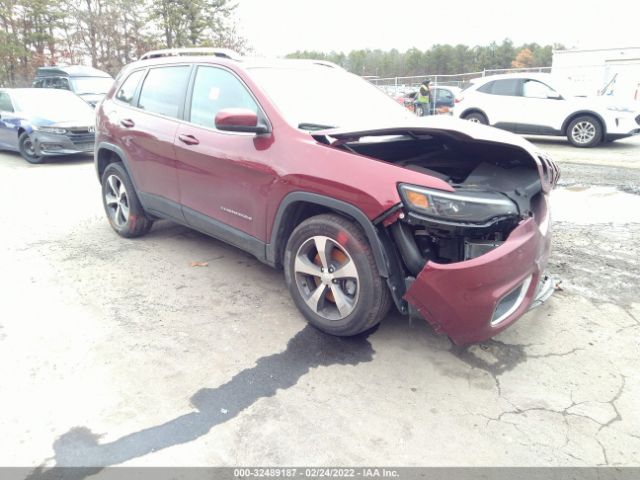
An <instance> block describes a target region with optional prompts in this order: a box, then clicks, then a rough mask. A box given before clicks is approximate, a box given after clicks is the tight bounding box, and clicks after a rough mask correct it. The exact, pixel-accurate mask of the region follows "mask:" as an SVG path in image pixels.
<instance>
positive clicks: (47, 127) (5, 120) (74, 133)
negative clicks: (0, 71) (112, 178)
mask: <svg viewBox="0 0 640 480" xmlns="http://www.w3.org/2000/svg"><path fill="white" fill-rule="evenodd" d="M94 141H95V113H94V110H93V108H91V107H90V106H89V105H88V104H87V103H86V102H85V101H83V100H82V99H81V98H80V97H78V96H76V95H75V94H73V93H71V92H70V91H67V90H55V89H49V88H4V89H0V150H10V151H14V152H20V154H21V155H22V156H23V157H24V159H25V160H27V161H28V162H30V163H40V162H42V161H43V160H44V159H45V158H46V157H54V156H60V155H72V154H77V153H93V146H94Z"/></svg>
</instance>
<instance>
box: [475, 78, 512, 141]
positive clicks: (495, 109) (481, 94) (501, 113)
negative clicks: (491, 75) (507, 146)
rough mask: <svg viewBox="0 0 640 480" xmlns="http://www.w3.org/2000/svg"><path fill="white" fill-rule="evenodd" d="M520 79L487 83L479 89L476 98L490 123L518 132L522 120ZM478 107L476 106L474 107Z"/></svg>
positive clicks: (505, 79)
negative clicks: (519, 122)
mask: <svg viewBox="0 0 640 480" xmlns="http://www.w3.org/2000/svg"><path fill="white" fill-rule="evenodd" d="M520 89H521V80H520V79H519V78H504V79H499V80H493V81H490V82H488V83H485V84H484V85H482V86H481V87H479V88H478V89H477V91H476V92H477V93H476V96H475V98H476V99H477V102H474V104H475V103H477V106H478V107H479V108H481V109H482V110H483V111H484V112H485V113H486V114H487V117H488V119H489V123H490V124H491V125H493V126H495V127H498V128H502V129H505V130H510V131H516V129H517V125H518V121H519V119H520V118H521V113H522V112H521V111H520ZM474 106H476V105H474Z"/></svg>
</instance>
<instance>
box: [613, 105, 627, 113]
mask: <svg viewBox="0 0 640 480" xmlns="http://www.w3.org/2000/svg"><path fill="white" fill-rule="evenodd" d="M607 110H611V111H612V112H626V113H633V108H630V107H623V106H620V105H613V106H611V107H607Z"/></svg>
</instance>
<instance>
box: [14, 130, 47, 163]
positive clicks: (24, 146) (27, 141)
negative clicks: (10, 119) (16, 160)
mask: <svg viewBox="0 0 640 480" xmlns="http://www.w3.org/2000/svg"><path fill="white" fill-rule="evenodd" d="M18 150H19V151H20V155H22V158H24V159H25V160H26V161H27V162H29V163H34V164H38V163H42V160H44V157H43V156H42V155H38V154H36V148H35V145H34V144H33V139H32V138H31V136H30V135H29V134H28V133H27V132H23V133H22V134H21V135H20V137H19V138H18Z"/></svg>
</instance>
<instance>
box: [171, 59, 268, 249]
mask: <svg viewBox="0 0 640 480" xmlns="http://www.w3.org/2000/svg"><path fill="white" fill-rule="evenodd" d="M192 92H193V93H192V96H191V99H190V101H187V107H186V112H185V120H186V121H187V122H186V123H183V124H181V125H180V126H179V128H178V132H177V136H176V142H175V150H176V158H177V160H178V182H179V186H180V198H181V203H182V205H183V211H184V214H185V218H186V219H187V222H189V223H190V224H191V225H192V226H194V227H196V228H198V229H199V230H203V231H205V232H207V233H210V234H213V235H215V236H217V237H219V238H223V239H224V240H226V241H229V242H230V243H234V244H236V245H238V244H239V242H238V241H236V240H237V239H234V238H233V236H236V237H237V236H239V237H240V238H241V242H243V241H247V242H253V240H254V239H259V240H260V241H262V242H264V241H266V231H265V228H266V227H265V225H266V223H265V211H266V201H265V197H266V196H267V195H268V192H269V190H270V188H271V186H272V185H273V182H274V179H275V177H276V173H275V171H274V170H273V168H272V167H271V165H270V163H269V162H268V160H267V159H268V157H269V152H268V150H269V147H270V145H271V142H272V140H271V138H270V137H265V136H257V135H255V134H253V133H236V132H223V131H220V130H217V129H216V128H215V116H216V114H217V113H218V112H219V111H220V110H223V109H228V108H242V109H249V110H252V111H254V112H256V113H257V114H258V116H262V115H264V114H263V113H262V111H261V109H260V107H259V106H258V103H257V102H256V100H255V99H254V97H253V96H252V95H251V93H250V92H249V90H248V88H247V87H246V85H245V84H244V83H243V82H242V81H241V80H240V79H239V78H238V77H237V76H236V75H235V74H234V73H232V72H231V71H229V70H227V69H225V68H220V67H213V66H204V65H202V66H198V67H197V71H196V73H195V78H194V80H193V86H192ZM244 235H248V236H250V237H252V238H248V237H245V236H244ZM241 242H240V243H241ZM239 246H242V247H244V248H245V249H248V250H251V247H250V246H248V245H239Z"/></svg>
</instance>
